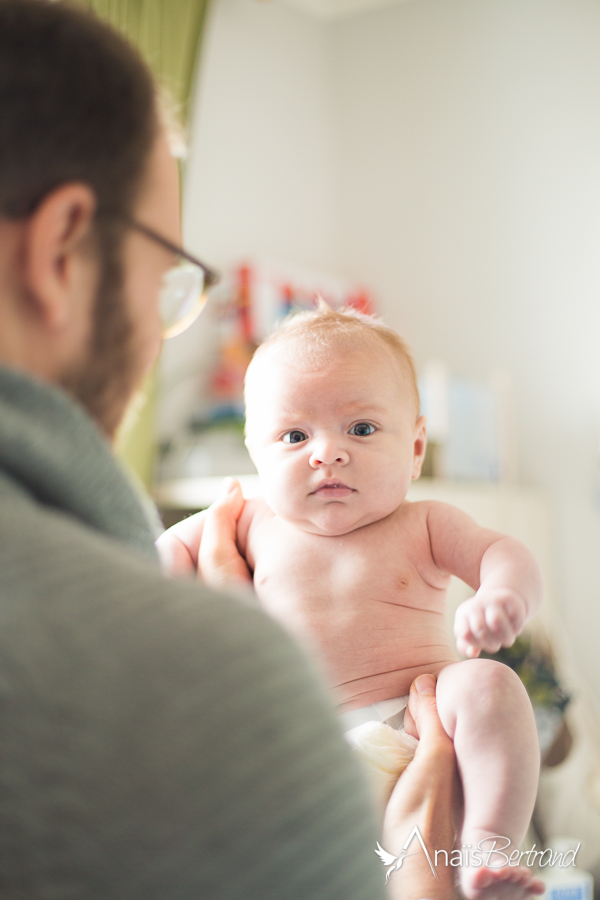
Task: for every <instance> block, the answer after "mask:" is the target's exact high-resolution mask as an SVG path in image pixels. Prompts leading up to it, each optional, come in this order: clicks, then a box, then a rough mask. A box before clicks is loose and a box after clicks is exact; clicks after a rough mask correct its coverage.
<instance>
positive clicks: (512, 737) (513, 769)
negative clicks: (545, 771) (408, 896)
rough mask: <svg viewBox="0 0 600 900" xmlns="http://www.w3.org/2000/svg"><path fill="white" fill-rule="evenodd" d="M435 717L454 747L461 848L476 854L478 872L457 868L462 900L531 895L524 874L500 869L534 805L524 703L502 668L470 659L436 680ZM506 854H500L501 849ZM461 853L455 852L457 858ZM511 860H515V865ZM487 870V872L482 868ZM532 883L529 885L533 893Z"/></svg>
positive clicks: (529, 718) (534, 741) (535, 758)
mask: <svg viewBox="0 0 600 900" xmlns="http://www.w3.org/2000/svg"><path fill="white" fill-rule="evenodd" d="M437 701H438V710H439V714H440V718H441V720H442V724H443V725H444V728H445V729H446V731H447V732H448V734H449V735H450V737H451V738H452V739H453V741H454V747H455V750H456V758H457V760H458V768H459V771H460V775H461V779H462V785H463V792H464V806H465V817H464V824H463V830H462V836H461V837H462V839H461V844H462V845H463V847H464V846H465V845H470V848H468V849H469V852H472V850H473V849H475V848H476V847H477V846H478V845H480V842H482V843H481V847H482V848H484V849H485V850H488V853H489V851H491V850H492V849H493V848H492V844H493V843H494V842H493V841H491V840H487V841H486V838H487V839H489V838H490V837H492V836H497V841H496V852H495V853H492V854H491V855H489V856H488V854H486V853H485V852H484V853H483V864H481V865H479V866H473V865H471V866H465V867H464V868H462V869H461V873H460V880H461V888H462V891H463V893H464V895H465V896H466V897H467V898H469V900H474V898H479V897H484V896H485V897H486V900H487V898H489V900H492V898H504V897H506V898H508V897H510V898H511V900H519V898H521V897H527V896H529V895H530V894H531V893H539V892H540V891H539V890H538V889H537V887H536V882H535V881H534V879H533V875H532V873H531V869H529V870H528V869H524V868H522V867H521V868H519V867H518V866H517V865H516V864H515V861H513V864H512V866H508V865H503V863H504V862H505V861H504V859H503V857H502V855H501V854H500V853H499V852H498V851H500V850H501V849H502V853H504V854H505V855H506V856H507V857H509V856H510V854H511V852H512V851H514V850H516V849H517V848H518V846H519V843H520V842H521V840H522V839H523V837H524V836H525V832H526V830H527V826H528V824H529V820H530V817H531V813H532V812H533V805H534V803H535V797H536V791H537V784H538V775H539V767H540V751H539V744H538V737H537V730H536V727H535V719H534V717H533V710H532V708H531V703H530V701H529V698H528V696H527V693H526V691H525V688H524V687H523V685H522V683H521V681H520V679H519V678H518V677H517V676H516V675H515V673H514V672H513V671H512V670H511V669H509V668H508V666H504V665H501V664H500V663H497V662H495V661H493V660H487V659H471V660H465V661H464V662H460V663H453V664H452V665H449V666H446V668H444V669H442V671H441V672H440V673H439V675H438V684H437ZM500 837H503V838H506V839H507V841H510V846H504V847H503V844H506V843H507V841H501V840H500ZM464 853H465V850H464V849H463V858H464ZM517 859H518V857H517ZM486 862H487V863H488V864H487V865H486V864H485V863H486ZM539 884H540V883H539V882H538V883H537V885H538V886H539Z"/></svg>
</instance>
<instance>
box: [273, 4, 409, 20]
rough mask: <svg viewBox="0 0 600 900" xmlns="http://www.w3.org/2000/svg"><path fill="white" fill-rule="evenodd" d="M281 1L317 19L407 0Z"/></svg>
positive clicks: (340, 17) (347, 14)
mask: <svg viewBox="0 0 600 900" xmlns="http://www.w3.org/2000/svg"><path fill="white" fill-rule="evenodd" d="M279 2H280V3H284V4H285V5H286V6H292V7H294V9H299V10H301V12H304V13H308V14H309V15H311V16H315V18H317V19H343V18H344V17H345V16H352V15H355V14H356V13H361V12H368V10H371V9H380V8H381V7H383V6H394V5H395V4H396V3H402V2H407V0H279Z"/></svg>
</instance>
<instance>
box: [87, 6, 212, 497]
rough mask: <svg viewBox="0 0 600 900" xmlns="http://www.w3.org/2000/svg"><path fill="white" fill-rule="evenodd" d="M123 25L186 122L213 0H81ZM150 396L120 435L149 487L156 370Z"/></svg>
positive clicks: (122, 453) (126, 458)
mask: <svg viewBox="0 0 600 900" xmlns="http://www.w3.org/2000/svg"><path fill="white" fill-rule="evenodd" d="M80 2H81V3H83V4H84V5H85V6H87V7H89V8H90V9H92V10H94V11H95V12H96V14H97V15H99V16H100V17H101V18H103V19H105V20H107V21H108V22H110V23H111V24H112V25H114V26H115V28H118V29H119V30H120V31H121V32H122V33H123V34H125V35H126V37H128V38H129V40H130V41H131V42H132V43H133V44H135V46H136V47H137V48H138V49H139V50H140V52H141V53H142V55H143V56H144V58H145V60H146V62H147V63H148V65H149V66H150V68H151V69H152V71H153V72H154V75H155V77H156V79H157V80H158V82H159V83H160V84H162V85H164V86H165V87H166V88H167V89H168V90H169V92H170V93H171V96H172V97H173V99H174V101H175V103H176V104H177V108H178V111H179V115H180V118H181V120H182V122H183V123H184V124H185V122H186V120H187V118H188V114H189V104H190V94H191V90H192V84H193V78H194V70H195V66H196V60H197V57H198V50H199V46H200V39H201V36H202V30H203V26H204V20H205V16H206V10H207V7H208V3H209V0H80ZM142 390H143V395H144V398H145V399H144V402H143V403H141V404H140V403H139V402H137V403H136V410H135V412H134V413H133V415H131V416H129V417H128V418H127V419H126V422H125V425H124V427H123V429H122V430H121V434H120V435H119V439H118V441H117V453H118V455H119V457H120V458H121V460H122V461H123V462H124V463H125V464H126V466H127V467H128V468H129V469H131V470H132V471H133V472H134V473H135V475H137V477H138V478H139V479H140V480H141V482H142V484H143V485H144V486H145V487H146V488H150V486H151V484H152V477H153V470H154V459H155V450H156V447H155V444H156V438H155V419H156V403H157V396H158V387H157V374H156V370H155V371H154V372H153V373H152V374H151V375H150V376H149V377H148V379H147V380H146V383H145V385H144V387H143V389H142Z"/></svg>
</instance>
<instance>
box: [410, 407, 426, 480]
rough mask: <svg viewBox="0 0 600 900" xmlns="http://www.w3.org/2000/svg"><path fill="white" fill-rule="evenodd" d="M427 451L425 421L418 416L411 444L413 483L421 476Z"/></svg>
mask: <svg viewBox="0 0 600 900" xmlns="http://www.w3.org/2000/svg"><path fill="white" fill-rule="evenodd" d="M426 449H427V419H426V418H425V416H419V418H418V419H417V423H416V425H415V441H414V444H413V470H412V478H413V481H415V480H416V479H417V478H418V477H419V475H420V474H421V467H422V466H423V460H424V459H425V450H426Z"/></svg>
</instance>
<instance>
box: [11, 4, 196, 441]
mask: <svg viewBox="0 0 600 900" xmlns="http://www.w3.org/2000/svg"><path fill="white" fill-rule="evenodd" d="M177 190H178V186H177V173H176V167H175V163H174V161H173V160H172V159H170V157H169V153H168V149H167V145H166V139H165V137H164V134H163V129H162V128H161V126H160V123H159V116H158V114H157V102H156V92H155V85H154V82H153V79H152V76H151V75H150V72H149V71H148V69H147V67H146V65H145V64H144V62H143V61H142V59H141V58H140V56H139V55H138V53H137V52H136V51H135V50H134V49H133V48H132V47H131V46H130V45H129V44H128V43H127V42H126V41H125V39H124V38H122V37H120V36H119V35H118V34H117V33H116V32H115V31H114V30H113V29H112V28H110V27H109V26H108V25H106V24H104V23H102V22H101V21H100V20H99V19H97V18H96V17H94V16H93V15H92V14H90V13H88V12H87V11H85V10H84V9H82V8H80V7H78V6H76V5H68V4H66V3H63V2H60V0H59V2H54V3H50V2H48V0H0V362H2V363H5V364H7V365H13V366H15V367H19V368H22V369H25V370H27V371H30V372H31V373H32V374H34V375H38V376H40V377H43V378H46V379H48V380H50V381H53V382H55V383H58V384H61V385H62V386H64V387H65V388H66V389H67V390H69V391H71V393H72V394H74V395H75V396H76V397H77V398H78V399H79V400H80V401H81V402H82V403H83V404H84V405H85V406H86V407H87V408H88V410H89V411H90V412H91V414H92V415H93V416H94V417H95V418H96V419H97V421H98V423H99V424H100V425H101V427H102V428H103V429H104V430H105V431H106V432H107V433H108V434H109V435H113V434H114V432H115V429H116V427H117V426H118V424H119V421H120V419H121V416H122V414H123V412H124V409H125V407H126V405H127V402H128V400H129V399H130V397H131V395H132V393H133V392H134V390H135V389H136V388H137V386H138V385H139V383H140V381H141V379H142V377H143V375H144V374H145V372H146V371H147V370H148V368H149V366H150V365H151V363H152V362H153V360H154V358H155V357H156V354H157V352H158V349H159V346H160V324H159V320H158V305H157V295H158V289H159V285H160V279H161V275H162V272H163V271H164V270H165V269H166V268H168V267H169V266H170V265H171V264H172V261H173V260H172V257H171V255H170V254H169V253H167V252H166V251H164V250H162V249H161V248H157V247H156V246H154V245H153V244H152V243H151V242H150V241H149V240H148V239H147V238H146V237H144V236H143V235H141V234H138V233H133V232H132V231H131V230H130V229H128V228H127V225H126V220H127V218H128V217H132V216H133V217H135V218H136V219H139V220H140V221H142V222H143V223H144V224H146V225H148V226H149V227H153V226H154V227H155V228H156V229H157V230H158V231H160V232H161V233H163V234H164V236H165V237H167V238H170V239H171V240H172V241H175V242H177V241H178V239H179V222H178V193H177Z"/></svg>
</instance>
